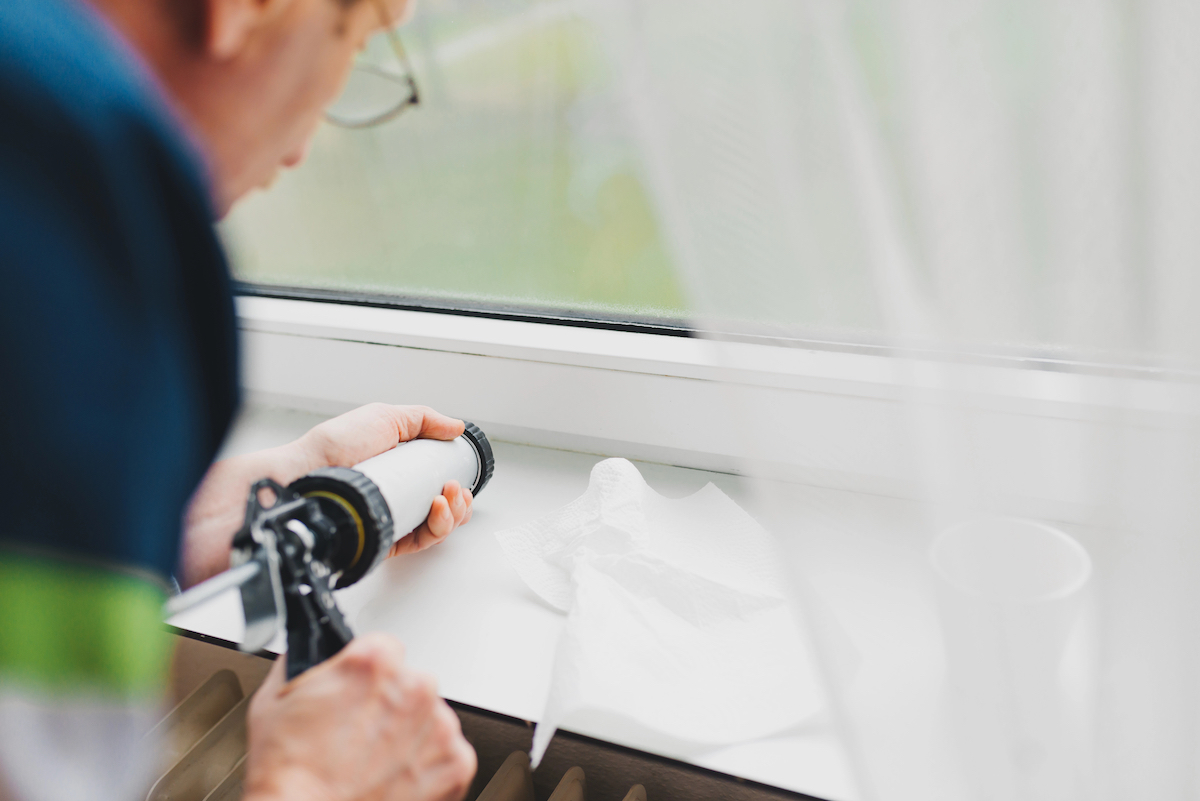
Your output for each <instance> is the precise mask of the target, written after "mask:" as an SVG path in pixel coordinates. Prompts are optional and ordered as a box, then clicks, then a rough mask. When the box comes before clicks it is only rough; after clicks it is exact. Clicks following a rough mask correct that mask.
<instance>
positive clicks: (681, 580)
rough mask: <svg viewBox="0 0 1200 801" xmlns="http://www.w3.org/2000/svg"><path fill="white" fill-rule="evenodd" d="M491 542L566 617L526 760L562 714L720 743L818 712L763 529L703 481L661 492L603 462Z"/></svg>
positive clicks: (615, 462) (540, 750)
mask: <svg viewBox="0 0 1200 801" xmlns="http://www.w3.org/2000/svg"><path fill="white" fill-rule="evenodd" d="M496 537H497V538H498V539H499V541H500V545H501V547H502V548H503V549H504V551H505V553H506V555H507V556H508V559H509V561H510V562H511V563H512V565H513V567H515V568H516V570H517V572H518V573H519V574H520V575H521V578H522V579H524V581H525V582H526V584H528V585H529V587H530V588H531V589H532V590H533V591H534V592H535V593H537V594H538V595H539V596H541V598H542V599H543V600H545V601H546V602H547V603H549V604H550V605H552V606H554V607H555V608H557V609H560V610H562V611H563V612H565V613H566V614H567V620H566V625H565V627H564V630H563V634H562V635H561V638H560V640H559V643H558V648H557V651H556V654H555V663H554V669H553V672H552V678H551V686H550V691H549V695H548V697H547V699H546V708H545V712H544V713H543V715H542V719H541V721H540V722H539V723H538V725H537V729H536V730H535V732H534V738H533V748H532V752H531V756H532V761H533V763H534V764H535V765H536V764H537V763H538V762H539V761H540V760H541V758H542V755H543V754H545V751H546V748H547V746H548V745H549V744H550V739H551V737H553V735H554V732H555V730H556V729H557V728H558V726H559V725H560V724H562V723H564V722H569V723H571V724H572V725H574V726H578V721H580V720H581V719H584V720H587V721H588V722H589V727H590V728H589V732H588V733H593V734H595V733H597V732H596V731H595V729H596V728H597V727H601V728H603V727H604V726H605V725H610V726H611V725H615V726H616V727H617V730H620V731H623V732H630V731H635V732H649V733H650V734H651V735H655V734H657V735H662V736H665V737H666V738H668V739H669V740H674V741H677V742H678V743H682V744H690V745H691V746H693V747H694V746H701V747H717V746H720V745H726V744H732V743H736V742H741V741H746V740H752V739H758V738H761V737H765V736H768V735H771V734H775V733H778V732H781V731H784V730H787V729H790V728H793V727H795V726H797V725H798V724H800V723H802V722H804V721H805V720H806V719H807V718H810V717H812V716H813V715H814V714H815V713H817V712H818V711H820V710H821V708H822V706H823V699H822V697H821V693H820V690H819V689H818V687H819V684H818V681H817V679H816V675H815V667H814V665H813V664H812V663H811V659H810V657H809V655H808V650H807V649H806V648H805V645H804V642H803V638H802V637H801V635H800V632H799V629H798V626H797V621H796V620H795V618H794V617H793V614H792V610H791V607H790V604H789V602H788V600H787V599H786V597H785V592H784V589H783V582H782V579H781V577H780V575H779V570H778V562H779V560H778V557H777V555H776V551H775V548H774V545H773V543H772V542H771V538H770V535H769V534H768V533H767V532H766V531H765V530H764V529H763V528H762V527H761V526H759V525H758V523H756V522H755V521H754V519H753V518H751V517H750V516H749V515H748V514H747V513H746V512H745V511H743V510H742V509H741V508H740V507H739V506H738V505H737V504H736V503H734V502H733V501H732V500H730V499H729V497H728V496H726V495H725V494H724V493H723V492H721V491H720V490H719V489H717V488H716V487H714V486H713V485H712V484H708V485H707V486H705V487H704V488H703V489H701V490H700V491H699V492H697V493H695V494H694V495H691V496H690V497H687V498H684V499H682V500H669V499H666V498H663V497H662V496H661V495H659V494H658V493H656V492H654V490H652V489H651V488H650V487H649V486H648V485H647V484H646V482H645V480H644V479H643V478H642V475H641V474H640V473H639V472H638V470H637V468H636V467H634V466H633V465H632V464H630V463H629V462H628V461H626V460H624V459H608V460H606V461H603V462H600V463H599V464H597V465H596V466H595V467H594V468H593V469H592V474H591V480H590V483H589V486H588V490H587V492H586V493H585V494H584V495H583V496H581V497H580V498H578V499H577V500H575V501H574V502H572V503H571V504H569V505H567V506H566V507H564V508H563V509H560V510H559V511H557V512H554V513H552V514H550V515H548V516H546V517H544V518H542V519H540V520H537V521H535V522H533V523H530V524H528V525H525V526H521V527H518V528H512V529H508V530H506V531H501V532H498V533H497V534H496ZM568 718H570V720H568ZM614 721H615V724H614ZM623 739H625V740H626V744H630V743H629V742H628V739H629V738H628V737H625V738H623Z"/></svg>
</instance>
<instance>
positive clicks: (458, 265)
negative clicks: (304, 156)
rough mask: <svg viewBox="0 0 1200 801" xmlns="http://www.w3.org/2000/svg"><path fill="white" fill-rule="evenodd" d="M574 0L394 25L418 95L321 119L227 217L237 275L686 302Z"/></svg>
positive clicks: (470, 297) (473, 0)
mask: <svg viewBox="0 0 1200 801" xmlns="http://www.w3.org/2000/svg"><path fill="white" fill-rule="evenodd" d="M576 5H577V4H574V3H566V2H516V1H510V2H481V1H480V0H422V2H421V3H420V4H419V5H418V11H417V14H416V16H415V17H414V19H413V20H412V21H411V22H410V23H409V24H408V25H406V26H405V27H403V28H402V29H400V31H399V33H400V36H401V39H402V41H403V43H404V45H405V47H406V49H407V52H408V54H409V57H410V60H411V62H412V65H413V68H414V70H415V73H416V80H417V84H418V86H419V89H420V93H421V102H420V105H419V106H417V107H415V108H413V109H409V110H407V111H406V112H404V113H403V114H401V115H400V116H398V117H396V118H395V119H393V120H391V121H389V122H387V123H385V124H383V125H380V126H378V127H374V128H370V129H364V130H346V129H340V128H337V127H334V126H331V125H328V124H323V125H322V126H321V129H320V130H319V131H318V133H317V135H316V137H315V139H314V141H313V143H312V149H311V152H310V154H309V157H308V160H307V162H306V163H305V165H304V166H303V167H302V168H301V169H298V170H292V171H288V172H286V173H284V174H282V175H281V176H280V178H279V180H278V182H277V184H276V185H275V186H274V187H272V188H271V190H270V191H268V192H262V193H258V194H257V195H255V196H253V197H251V198H249V199H248V200H246V201H244V202H243V203H242V204H241V205H240V206H239V207H238V208H237V209H236V210H235V212H234V213H233V214H232V215H231V217H230V219H229V220H228V221H227V222H226V223H225V224H224V225H223V233H224V235H225V238H226V240H227V242H228V244H229V245H230V248H231V251H232V254H233V258H234V264H235V272H236V275H237V277H238V278H240V279H242V280H245V281H250V282H258V283H266V284H278V285H291V286H301V287H320V288H327V289H340V290H353V291H365V292H378V293H385V294H393V295H405V296H410V297H412V296H416V297H419V298H432V299H435V300H436V299H438V298H442V299H446V300H447V301H468V302H475V303H478V302H484V303H502V304H517V305H521V306H530V307H535V308H537V307H541V308H555V309H568V310H570V309H575V310H580V311H585V312H591V313H597V312H598V313H600V314H602V315H604V316H613V317H618V318H620V317H623V316H635V317H646V316H649V317H657V318H663V317H665V318H679V317H680V316H681V315H683V314H684V313H685V311H686V309H685V303H684V292H683V290H682V288H681V285H680V281H679V280H678V277H677V275H676V271H675V269H674V267H673V265H672V261H671V259H670V257H669V256H668V253H667V248H666V247H665V245H664V242H663V238H662V236H661V234H660V230H659V225H658V221H657V219H656V216H655V213H654V211H653V204H652V202H651V200H650V197H649V194H648V190H647V186H646V183H645V181H644V179H643V177H642V170H641V169H640V167H639V164H638V159H637V153H636V149H635V147H634V144H633V142H632V141H631V137H630V135H629V133H628V129H627V127H626V126H625V125H624V124H623V123H622V122H621V119H620V112H621V109H620V107H619V102H618V100H617V96H616V94H615V92H614V89H613V84H614V76H613V74H612V71H611V70H610V69H609V65H608V62H607V60H606V58H605V55H604V53H603V51H602V48H601V46H600V42H599V41H598V39H597V36H596V33H595V30H594V28H593V27H592V26H591V25H590V24H589V22H588V21H587V19H586V18H585V17H582V16H580V15H579V14H577V13H576V11H575V10H574V9H575V7H576ZM376 39H378V40H380V41H376V40H372V42H371V43H370V46H369V48H368V50H374V49H377V48H379V47H381V46H385V45H386V41H385V40H384V37H376ZM353 84H354V82H353V81H352V82H351V86H352V87H353Z"/></svg>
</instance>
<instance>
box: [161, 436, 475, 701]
mask: <svg viewBox="0 0 1200 801" xmlns="http://www.w3.org/2000/svg"><path fill="white" fill-rule="evenodd" d="M494 467H495V460H494V458H493V456H492V446H491V443H489V442H488V439H487V437H486V436H485V435H484V433H483V432H482V431H480V430H479V428H478V427H477V426H475V425H473V424H471V423H467V426H466V430H465V431H464V432H463V434H462V436H460V437H458V438H457V439H454V440H451V441H448V442H446V441H441V440H432V439H417V440H411V441H409V442H403V443H401V444H399V445H397V446H396V447H395V448H393V449H392V450H390V451H387V452H386V453H382V454H380V455H378V456H375V457H373V458H371V459H368V460H366V461H365V462H361V463H359V464H357V465H355V466H354V467H353V468H346V467H323V468H321V469H319V470H314V471H313V472H311V473H309V474H308V475H306V476H304V477H302V478H299V479H296V480H295V481H293V482H292V483H291V484H289V485H288V486H286V487H283V486H280V485H279V484H278V483H277V482H275V481H273V480H271V479H269V478H264V479H262V480H261V481H259V482H257V483H256V484H254V486H252V487H251V488H250V497H249V498H248V499H247V501H246V521H245V523H244V524H243V525H242V528H241V530H240V531H238V533H237V534H236V535H234V538H233V553H232V555H231V557H230V560H229V561H230V564H231V567H230V569H229V570H226V571H225V572H224V573H221V574H219V575H217V576H214V577H213V578H211V579H209V580H208V581H205V582H203V583H201V584H198V585H196V586H195V587H193V588H192V589H190V590H188V591H187V592H184V593H182V594H180V595H177V596H175V597H174V598H172V599H170V600H169V601H168V602H167V605H166V608H165V610H164V611H165V614H166V616H167V617H171V616H173V615H176V614H178V613H180V612H183V611H184V610H186V609H191V608H192V607H195V606H198V605H199V604H202V603H204V602H206V601H208V600H210V599H212V598H214V597H216V596H217V595H219V594H221V593H223V592H225V591H226V590H230V589H233V588H235V587H237V588H239V589H240V590H241V595H242V610H243V613H244V614H245V618H246V635H245V637H244V638H243V640H242V644H241V649H242V650H243V651H258V650H260V649H262V648H264V647H266V645H267V644H268V643H270V642H271V640H273V639H274V638H275V636H276V635H277V634H278V633H279V632H280V631H281V630H286V631H287V648H288V650H287V675H288V678H289V679H291V678H293V677H295V676H297V675H299V674H300V673H303V672H304V671H305V670H307V669H308V668H310V667H312V666H314V665H317V664H320V663H321V662H323V661H325V660H326V659H328V658H329V657H331V656H333V655H334V654H336V653H337V652H338V651H340V650H341V649H342V648H343V647H344V646H345V645H346V644H347V643H348V642H350V640H351V639H353V638H354V633H353V632H352V631H350V627H349V625H347V623H346V621H345V619H344V618H343V617H342V613H341V610H340V609H338V605H337V601H336V600H334V597H333V592H332V591H333V590H337V589H342V588H343V587H349V586H350V585H351V584H353V583H355V582H356V581H358V580H359V579H361V578H362V577H363V576H365V575H366V574H367V573H370V572H371V571H372V570H374V569H375V567H376V566H377V565H378V564H379V563H380V562H382V561H383V560H384V559H385V558H387V554H388V551H389V550H390V549H391V547H392V544H393V543H394V542H395V541H396V540H397V539H399V538H400V537H402V536H404V535H405V534H407V533H408V532H410V531H412V530H413V529H415V528H416V527H417V526H419V525H420V524H421V522H422V521H424V520H425V517H426V516H427V515H428V514H429V507H430V504H431V503H432V502H433V499H434V498H435V497H437V496H438V495H440V494H441V492H442V487H443V486H445V484H446V482H447V481H449V480H451V479H456V480H457V481H458V482H459V483H460V484H461V485H462V486H464V487H467V488H469V489H470V490H471V494H472V495H478V494H479V492H480V490H482V489H483V488H484V485H486V484H487V482H488V479H490V478H491V477H492V471H493V469H494ZM268 492H270V493H271V494H272V495H273V496H274V498H273V500H272V501H271V503H270V505H269V506H264V496H265V495H266V494H267V493H268Z"/></svg>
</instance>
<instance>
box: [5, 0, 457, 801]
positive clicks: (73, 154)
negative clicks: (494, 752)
mask: <svg viewBox="0 0 1200 801" xmlns="http://www.w3.org/2000/svg"><path fill="white" fill-rule="evenodd" d="M407 10H408V9H407V0H93V1H92V2H91V4H90V5H89V4H87V3H85V2H84V0H4V2H3V3H0V42H3V47H0V271H2V273H3V282H2V289H0V374H2V375H3V378H2V379H0V380H2V384H0V385H2V386H3V390H2V391H0V444H2V446H3V450H2V454H3V459H0V494H2V497H3V504H2V506H3V509H4V514H3V521H2V522H0V799H14V800H19V801H34V800H35V799H38V800H40V799H57V798H63V799H65V798H72V799H80V798H85V799H87V798H96V799H100V798H104V799H119V798H134V797H136V796H138V795H139V793H144V792H145V784H144V783H145V781H146V779H147V776H148V773H147V770H148V766H149V765H150V764H151V763H152V761H153V753H152V752H153V747H152V745H151V744H146V743H144V742H142V740H141V737H142V734H143V732H144V731H145V730H146V728H147V727H148V724H149V723H150V722H151V721H152V720H153V717H154V715H155V713H156V712H157V711H158V710H159V708H160V706H161V703H162V700H163V698H162V692H163V687H164V678H165V675H164V674H165V669H166V664H167V658H168V657H169V655H168V654H164V653H162V652H161V646H160V644H159V642H160V640H161V639H162V638H161V637H157V636H156V629H157V627H158V615H159V610H160V608H161V603H162V601H163V598H164V593H163V589H162V588H163V587H165V586H166V583H167V581H168V579H169V577H170V576H171V575H176V576H178V577H179V578H180V580H181V581H182V582H183V583H184V584H185V585H186V584H191V583H195V582H196V581H199V580H201V579H203V578H206V577H207V576H210V575H212V574H213V573H215V572H217V571H219V570H220V569H222V568H223V567H225V566H227V565H228V556H229V546H230V537H231V534H232V532H233V531H234V530H235V529H236V528H237V526H238V522H239V517H240V515H241V510H242V506H243V503H244V496H245V494H246V492H247V489H248V487H249V484H250V483H251V482H252V481H253V480H254V479H257V478H259V477H262V476H272V477H274V478H275V479H277V480H279V481H281V482H284V483H286V482H288V481H290V480H291V479H294V478H296V477H298V476H300V475H302V474H304V473H305V472H308V471H309V470H311V469H313V468H315V467H318V466H321V465H350V464H354V463H356V462H358V461H360V460H362V459H364V458H367V457H369V456H371V455H374V454H376V453H380V452H382V451H384V450H386V449H388V448H390V447H392V446H394V445H395V444H396V443H397V442H400V441H404V440H407V439H411V438H414V437H435V438H443V439H445V438H452V437H454V436H457V435H458V434H459V433H460V432H461V431H462V423H461V422H460V421H457V420H452V419H450V418H447V417H444V416H442V415H439V414H437V413H435V412H433V411H432V410H429V409H424V408H421V407H393V406H383V405H376V406H371V407H366V408H364V409H360V410H357V411H355V412H351V413H350V414H348V415H344V416H343V417H340V418H336V419H334V420H332V421H330V422H329V423H326V424H324V425H322V426H318V427H317V428H315V429H313V431H311V432H310V433H309V434H308V435H306V436H305V437H303V438H302V439H300V440H298V441H297V442H295V443H292V444H291V445H287V446H284V447H281V448H278V449H275V450H273V451H269V452H264V453H259V454H253V455H250V456H246V457H241V458H238V459H234V460H229V461H226V462H222V463H218V464H216V465H212V466H211V467H210V464H209V463H210V461H211V460H212V458H213V456H214V454H215V452H216V450H217V448H218V446H219V444H220V442H221V440H222V438H223V437H224V435H225V433H226V430H227V429H228V426H229V424H230V420H231V418H232V416H233V414H234V410H235V407H236V404H237V374H236V367H237V364H236V358H237V345H236V331H235V327H234V318H233V306H232V301H231V298H230V291H229V275H228V270H227V267H226V263H225V259H224V256H223V254H222V251H221V247H220V245H219V243H218V241H217V239H216V237H215V235H214V232H213V229H212V223H213V221H214V220H215V219H216V218H217V217H219V216H221V215H222V214H224V213H225V212H226V211H227V210H228V209H229V207H230V206H231V205H232V204H233V203H234V202H235V201H236V200H237V199H238V198H240V197H242V196H243V195H244V194H245V193H247V192H248V191H250V190H252V189H253V188H255V187H259V186H265V185H267V184H269V183H270V182H271V180H272V178H273V176H274V174H275V172H276V170H278V169H280V168H281V167H287V166H293V165H295V164H298V163H299V162H300V161H301V160H302V158H303V155H304V152H305V148H306V147H307V144H308V140H309V138H310V137H311V136H312V134H313V131H314V129H315V128H316V126H317V124H318V122H319V119H320V116H321V112H322V109H323V107H324V106H325V105H326V104H327V103H329V102H330V101H331V100H332V99H333V98H334V97H335V95H336V94H337V93H338V91H339V88H340V87H341V85H342V83H343V82H344V81H345V79H346V76H347V74H348V72H349V70H350V68H351V65H352V61H353V58H354V55H355V53H356V51H357V50H358V49H359V48H360V47H362V46H363V44H364V42H365V41H366V39H367V38H368V37H369V36H370V35H372V33H374V32H376V31H377V30H379V29H380V27H381V26H383V25H390V24H395V23H397V22H399V21H400V20H402V19H403V18H404V16H405V14H406V12H407ZM470 504H471V498H470V494H469V493H468V492H467V491H466V490H463V489H461V488H460V487H459V486H458V485H457V484H453V483H451V484H448V485H447V486H446V487H445V490H444V494H443V496H442V497H440V498H438V499H436V500H435V501H434V504H433V507H432V508H431V510H430V514H429V517H428V519H427V521H426V522H425V523H424V524H423V525H422V526H421V528H419V529H418V530H417V531H415V532H413V533H412V534H410V535H409V536H408V537H406V538H405V539H403V540H402V541H401V542H400V543H398V544H397V548H396V550H398V551H411V550H418V549H420V548H423V547H427V546H429V545H431V544H434V543H436V542H438V541H440V540H441V539H442V538H444V537H446V536H447V535H448V534H449V533H450V532H451V530H453V529H454V528H455V527H456V526H457V525H459V524H461V523H463V522H465V521H466V519H467V518H468V517H469V515H470ZM181 521H182V522H183V525H182V534H181ZM249 737H250V754H249V759H248V768H247V775H246V780H245V787H246V796H247V797H248V798H268V797H278V798H285V797H286V798H289V799H304V798H314V799H316V798H321V799H330V798H345V799H351V798H388V799H455V798H458V797H461V795H462V794H463V792H464V791H465V788H466V786H467V784H468V782H469V781H470V779H471V776H472V774H473V772H474V767H475V761H474V760H475V757H474V753H473V752H472V751H471V748H470V746H469V745H468V744H467V743H466V742H465V741H464V740H463V738H462V735H461V732H460V730H459V728H458V722H457V719H456V718H455V716H454V714H453V713H452V712H451V710H450V709H449V708H448V707H447V706H446V705H445V704H444V703H443V702H442V701H441V700H440V699H439V698H438V697H437V695H436V692H435V689H434V686H433V684H432V682H431V681H430V680H429V679H427V678H425V677H422V676H419V675H416V674H414V673H413V672H412V671H410V670H408V669H407V668H406V667H405V666H404V664H403V652H402V649H401V646H400V645H399V643H397V642H395V641H394V640H392V639H390V638H387V637H382V636H365V637H361V638H359V639H357V640H355V641H354V642H353V643H352V644H351V645H350V646H348V647H347V648H346V649H344V650H343V651H342V652H341V653H340V654H339V655H338V656H336V657H334V658H333V659H331V660H329V661H328V662H326V663H324V664H322V665H320V666H318V667H316V668H314V669H312V670H310V671H308V672H307V673H305V674H303V675H302V676H300V677H299V678H297V679H296V680H294V681H292V682H288V683H285V682H284V680H283V676H282V673H281V671H280V665H276V668H275V670H274V671H273V673H272V674H271V676H270V677H269V678H268V680H267V682H266V684H265V685H264V687H263V688H262V690H261V691H260V692H259V693H258V695H257V697H256V698H255V701H254V703H253V704H252V707H251V713H250V720H249Z"/></svg>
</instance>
